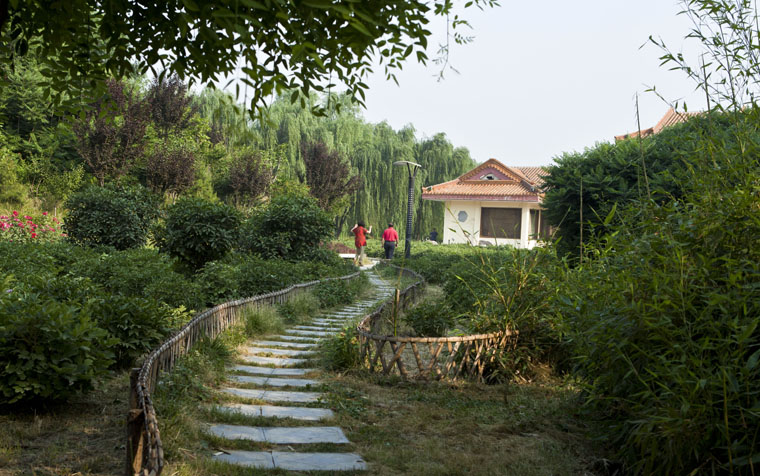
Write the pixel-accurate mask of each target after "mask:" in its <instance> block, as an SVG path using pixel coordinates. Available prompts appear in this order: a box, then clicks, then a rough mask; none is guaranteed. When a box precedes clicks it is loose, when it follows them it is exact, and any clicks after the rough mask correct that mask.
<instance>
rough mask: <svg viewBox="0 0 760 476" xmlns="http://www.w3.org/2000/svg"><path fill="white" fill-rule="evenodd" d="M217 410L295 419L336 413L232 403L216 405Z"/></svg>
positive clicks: (318, 417)
mask: <svg viewBox="0 0 760 476" xmlns="http://www.w3.org/2000/svg"><path fill="white" fill-rule="evenodd" d="M216 409H217V410H220V411H223V412H230V413H241V414H243V415H247V416H253V417H264V418H292V419H294V420H304V421H319V420H326V419H328V418H332V417H334V416H335V414H334V413H333V412H332V410H328V409H326V408H304V407H281V406H275V405H246V404H243V403H231V404H228V405H224V406H218V407H216Z"/></svg>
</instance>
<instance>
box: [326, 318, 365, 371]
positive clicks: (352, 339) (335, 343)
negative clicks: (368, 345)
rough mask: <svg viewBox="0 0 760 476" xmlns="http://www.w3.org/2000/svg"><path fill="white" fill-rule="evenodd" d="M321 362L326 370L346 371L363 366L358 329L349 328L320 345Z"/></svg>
mask: <svg viewBox="0 0 760 476" xmlns="http://www.w3.org/2000/svg"><path fill="white" fill-rule="evenodd" d="M319 351H320V362H321V365H322V367H323V368H324V369H327V370H333V371H344V370H351V369H356V368H359V367H360V366H361V359H360V357H359V356H360V355H361V354H360V352H359V338H358V335H357V333H356V328H355V327H353V326H347V327H345V328H344V329H343V330H342V331H340V332H339V333H338V334H337V335H334V336H332V337H330V338H329V339H323V340H322V341H320V343H319Z"/></svg>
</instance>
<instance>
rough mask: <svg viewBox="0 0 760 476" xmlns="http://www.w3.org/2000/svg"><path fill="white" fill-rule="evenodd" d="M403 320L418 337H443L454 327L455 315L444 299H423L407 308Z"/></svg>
mask: <svg viewBox="0 0 760 476" xmlns="http://www.w3.org/2000/svg"><path fill="white" fill-rule="evenodd" d="M404 321H405V322H406V323H407V324H408V325H409V326H411V328H412V329H414V332H415V334H416V335H417V336H418V337H443V336H446V334H447V332H448V331H449V330H450V329H452V328H453V327H454V324H455V322H456V316H455V314H454V313H453V312H452V311H451V308H450V307H449V306H448V305H447V304H446V303H445V302H444V301H430V300H425V301H422V302H421V303H419V304H417V305H416V306H414V307H413V308H411V309H409V310H407V311H406V312H405V313H404Z"/></svg>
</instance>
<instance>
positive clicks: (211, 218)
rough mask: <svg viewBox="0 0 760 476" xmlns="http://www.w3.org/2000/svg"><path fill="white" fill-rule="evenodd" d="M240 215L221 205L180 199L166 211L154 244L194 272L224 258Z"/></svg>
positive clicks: (236, 235) (234, 235)
mask: <svg viewBox="0 0 760 476" xmlns="http://www.w3.org/2000/svg"><path fill="white" fill-rule="evenodd" d="M239 226H240V215H239V214H238V212H237V211H236V210H235V209H234V208H232V207H230V206H229V205H225V204H223V203H214V202H210V201H208V200H204V199H201V198H183V199H181V200H180V201H178V202H177V203H175V204H174V205H172V206H171V207H169V209H168V210H167V217H166V225H165V228H164V230H163V236H161V237H159V239H158V242H159V245H160V247H161V250H162V251H165V252H167V253H169V254H170V255H171V256H174V257H177V258H179V259H181V260H182V261H184V262H185V263H187V264H189V265H190V266H192V267H193V268H195V269H199V268H201V267H202V266H203V265H204V264H205V263H207V262H209V261H213V260H217V259H220V258H222V257H224V255H226V254H227V253H228V252H229V251H230V250H231V249H232V247H233V246H234V245H235V243H237V240H238V227H239Z"/></svg>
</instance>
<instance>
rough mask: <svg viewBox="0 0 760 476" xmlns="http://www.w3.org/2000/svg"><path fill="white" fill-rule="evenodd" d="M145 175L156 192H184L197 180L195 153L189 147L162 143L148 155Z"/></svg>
mask: <svg viewBox="0 0 760 476" xmlns="http://www.w3.org/2000/svg"><path fill="white" fill-rule="evenodd" d="M145 175H146V181H147V182H148V186H149V187H150V188H151V189H152V190H153V191H154V192H156V193H160V194H164V193H166V192H169V193H172V194H179V193H182V192H183V191H185V190H187V189H188V188H189V187H190V186H191V185H192V184H193V182H194V181H195V154H194V153H193V151H192V150H189V149H188V148H187V147H183V146H179V147H173V148H172V147H168V146H167V145H166V144H161V145H159V146H158V147H157V148H156V150H155V151H154V152H153V153H152V154H150V155H149V156H148V159H147V163H146V167H145Z"/></svg>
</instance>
